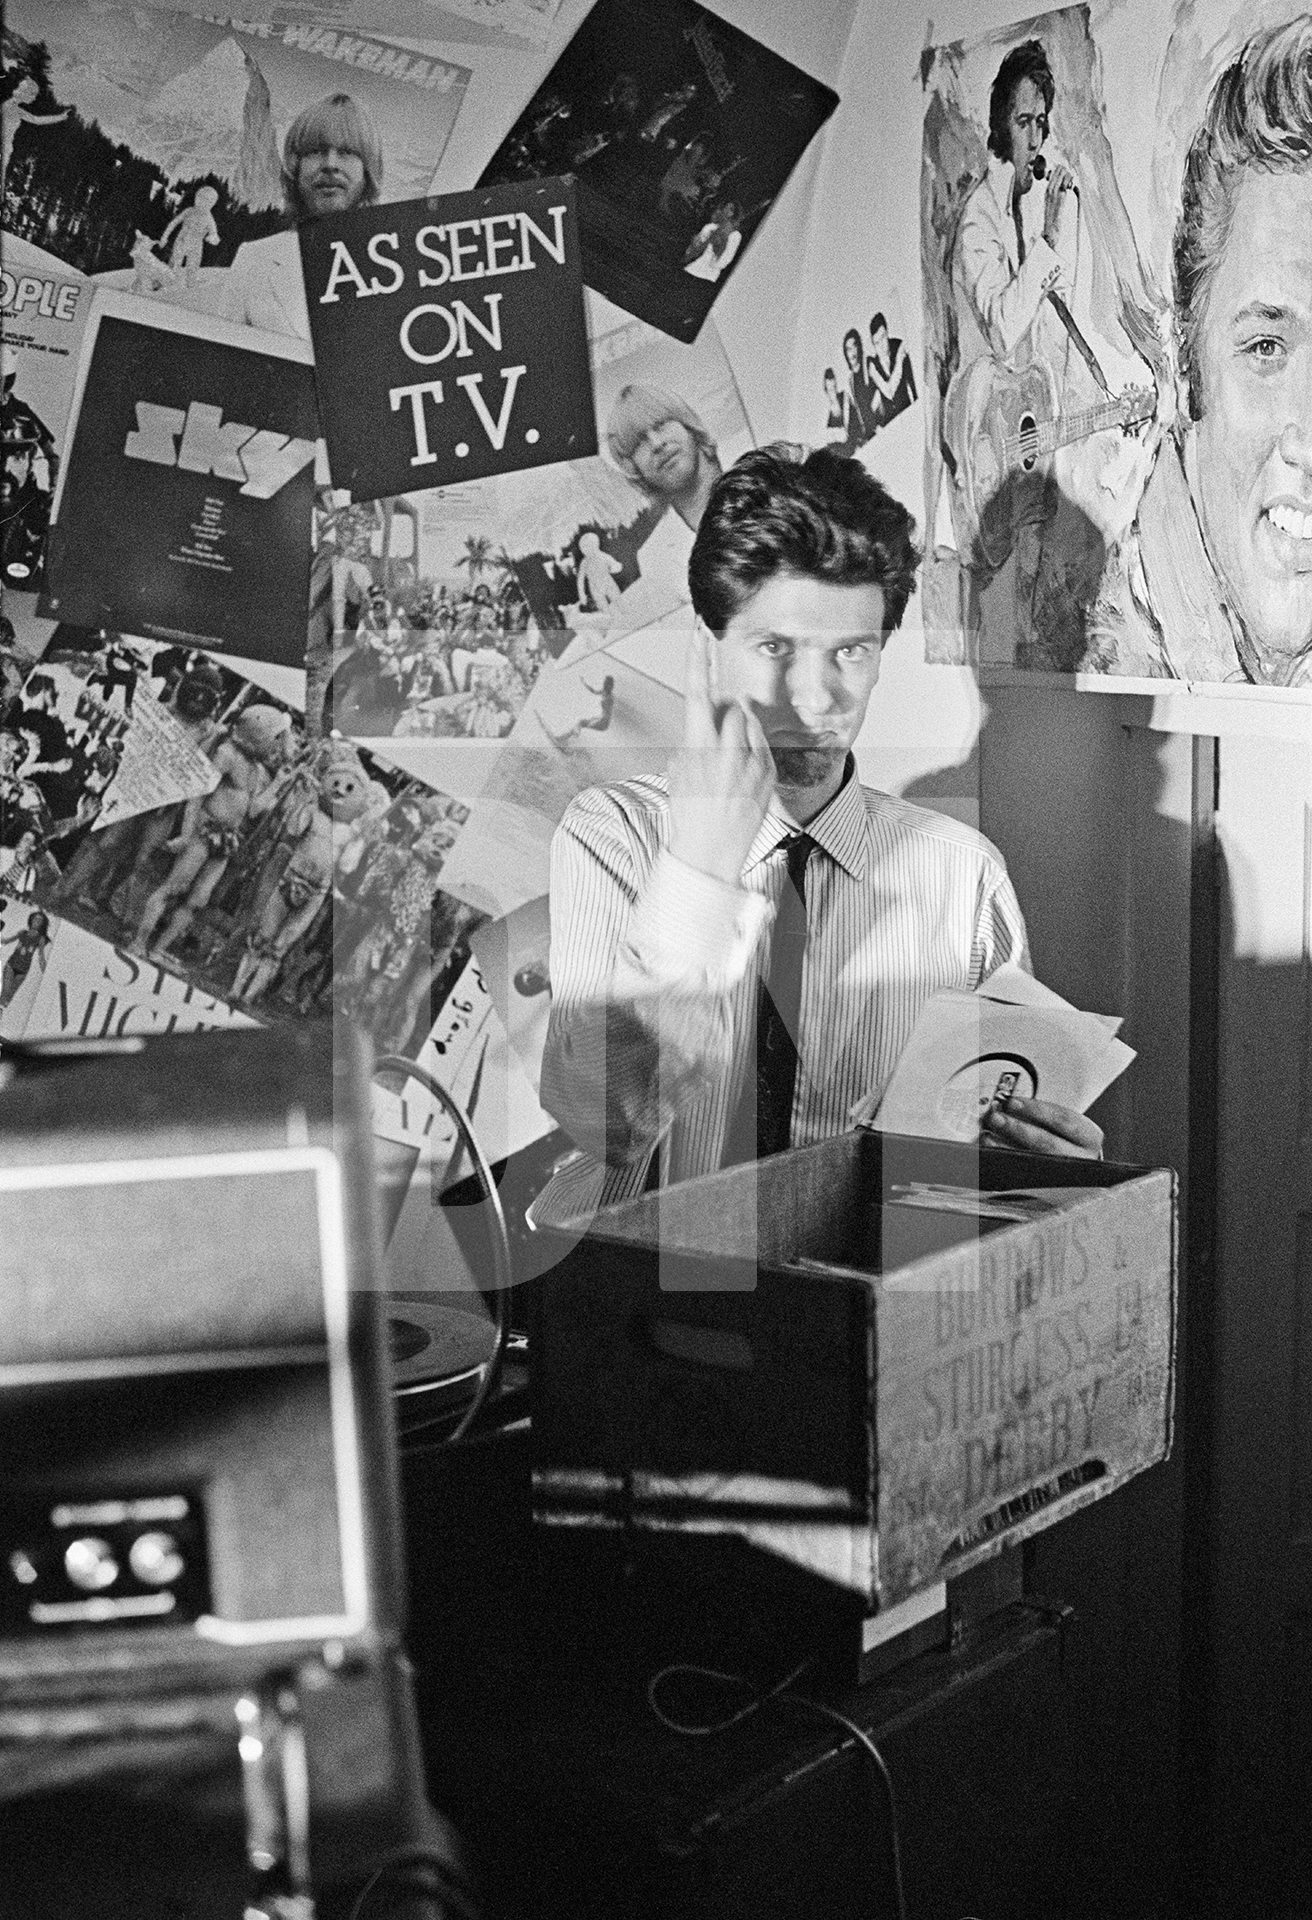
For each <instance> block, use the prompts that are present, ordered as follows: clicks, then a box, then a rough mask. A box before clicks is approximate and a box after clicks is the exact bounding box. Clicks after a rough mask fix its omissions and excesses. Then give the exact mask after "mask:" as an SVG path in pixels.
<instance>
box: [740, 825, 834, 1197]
mask: <svg viewBox="0 0 1312 1920" xmlns="http://www.w3.org/2000/svg"><path fill="white" fill-rule="evenodd" d="M780 846H781V847H782V848H783V850H784V852H785V853H786V854H787V856H788V876H787V878H786V879H785V881H784V888H783V893H782V895H781V896H780V900H779V910H778V912H777V914H776V915H775V922H774V935H773V938H772V940H771V943H770V966H769V971H768V974H767V975H766V976H765V977H763V978H762V980H761V984H760V989H759V996H758V999H757V1007H756V1079H755V1083H754V1084H753V1080H752V1076H751V1074H750V1073H749V1074H748V1076H747V1080H746V1084H745V1085H744V1087H743V1091H742V1098H741V1100H740V1101H739V1103H738V1111H737V1113H736V1114H735V1115H734V1118H733V1121H732V1123H731V1125H730V1128H729V1133H728V1137H727V1139H726V1142H725V1150H724V1155H723V1158H722V1160H721V1165H722V1166H726V1167H728V1166H734V1165H736V1164H737V1163H738V1162H739V1161H743V1160H750V1159H752V1158H753V1157H755V1158H756V1159H758V1160H759V1159H761V1158H763V1157H764V1156H765V1155H766V1154H767V1153H782V1152H783V1151H784V1149H785V1148H786V1147H787V1145H788V1134H789V1127H790V1125H791V1123H792V1117H793V1091H794V1088H795V1087H796V1085H797V1040H796V1034H797V1026H798V1020H799V1018H800V1016H801V1010H802V961H803V958H804V956H805V953H806V863H807V861H808V860H809V859H810V858H811V855H812V854H813V853H814V852H815V849H816V842H815V841H814V840H813V839H812V838H811V836H810V835H809V834H806V833H795V834H793V835H791V837H790V838H789V839H787V840H784V841H781V842H780ZM778 850H779V849H778V848H776V849H775V851H776V852H778Z"/></svg>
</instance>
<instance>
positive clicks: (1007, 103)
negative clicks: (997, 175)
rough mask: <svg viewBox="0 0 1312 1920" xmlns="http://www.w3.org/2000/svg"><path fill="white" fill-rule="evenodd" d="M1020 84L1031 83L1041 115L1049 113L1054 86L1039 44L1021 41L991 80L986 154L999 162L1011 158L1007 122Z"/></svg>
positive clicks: (1045, 57)
mask: <svg viewBox="0 0 1312 1920" xmlns="http://www.w3.org/2000/svg"><path fill="white" fill-rule="evenodd" d="M1022 80H1032V81H1033V82H1034V84H1035V86H1036V87H1037V88H1038V90H1039V92H1040V93H1041V94H1042V95H1043V111H1044V112H1045V113H1051V112H1052V103H1053V100H1054V99H1055V98H1056V94H1057V82H1056V81H1055V80H1054V79H1053V77H1052V68H1051V67H1050V66H1049V65H1048V56H1047V54H1046V53H1045V52H1044V51H1043V46H1042V43H1041V42H1040V41H1038V40H1022V41H1021V43H1020V45H1019V46H1018V47H1013V48H1012V50H1011V52H1010V53H1009V54H1008V55H1007V57H1006V59H1005V60H1004V61H1003V63H1002V65H1001V66H1000V67H999V68H998V70H997V72H996V73H995V74H994V76H993V86H992V89H991V91H990V93H989V152H990V153H992V154H996V155H997V157H998V159H999V160H1010V158H1011V141H1010V139H1009V138H1008V136H1007V121H1008V118H1009V117H1010V114H1011V103H1012V101H1013V100H1014V98H1015V96H1016V89H1017V87H1018V86H1019V85H1020V83H1021V81H1022Z"/></svg>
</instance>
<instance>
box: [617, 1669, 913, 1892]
mask: <svg viewBox="0 0 1312 1920" xmlns="http://www.w3.org/2000/svg"><path fill="white" fill-rule="evenodd" d="M810 1665H811V1662H810V1660H809V1659H808V1660H803V1662H802V1663H801V1665H800V1666H798V1667H794V1669H793V1671H792V1672H791V1673H788V1674H785V1675H784V1677H783V1679H782V1680H778V1681H776V1682H775V1684H774V1685H773V1686H772V1687H769V1688H767V1689H766V1691H765V1692H764V1693H762V1692H760V1691H758V1690H756V1689H754V1688H753V1685H752V1682H751V1681H750V1680H748V1679H747V1678H746V1677H745V1675H743V1674H740V1673H721V1672H719V1671H718V1669H716V1668H714V1667H700V1666H693V1665H691V1664H686V1663H676V1664H675V1665H673V1666H668V1667H662V1668H661V1670H660V1672H659V1673H655V1674H653V1675H652V1677H651V1679H650V1680H649V1681H648V1682H647V1704H648V1706H649V1707H650V1708H651V1710H652V1712H653V1713H654V1714H655V1716H656V1718H657V1719H658V1720H659V1721H660V1723H661V1725H662V1726H663V1727H668V1728H669V1730H670V1732H671V1733H679V1734H683V1735H685V1736H686V1737H688V1738H690V1739H701V1738H705V1737H706V1736H707V1735H710V1734H715V1733H726V1732H727V1731H728V1730H729V1728H730V1727H736V1726H738V1725H740V1724H741V1722H742V1721H744V1720H746V1719H748V1718H750V1716H751V1715H752V1714H754V1713H759V1712H760V1710H761V1708H762V1707H764V1706H766V1705H767V1704H768V1703H769V1702H770V1701H771V1700H785V1701H790V1702H791V1703H792V1704H793V1705H794V1706H797V1707H802V1708H804V1709H805V1710H806V1711H807V1712H809V1713H815V1714H819V1715H820V1717H821V1718H822V1719H825V1720H832V1721H833V1722H834V1723H835V1724H836V1725H837V1726H840V1727H842V1728H843V1730H844V1732H845V1733H848V1734H850V1735H851V1737H852V1738H853V1739H854V1740H855V1741H856V1742H857V1744H858V1746H860V1748H861V1749H862V1751H863V1752H864V1753H865V1754H867V1755H868V1757H869V1759H870V1761H871V1763H872V1765H873V1767H874V1770H875V1777H876V1779H877V1780H878V1782H879V1784H880V1787H881V1788H882V1790H883V1793H884V1797H885V1799H886V1800H887V1803H888V1825H889V1855H890V1858H891V1860H892V1865H893V1891H894V1896H895V1898H896V1901H897V1920H907V1902H906V1891H905V1888H904V1886H903V1881H902V1847H901V1841H900V1838H899V1828H898V1811H897V1796H896V1794H895V1793H894V1791H893V1776H892V1775H891V1774H890V1772H889V1770H888V1764H887V1762H886V1761H885V1759H884V1756H883V1754H882V1753H881V1752H880V1751H879V1748H878V1747H877V1746H876V1745H875V1743H874V1741H873V1740H872V1739H871V1737H870V1735H869V1734H868V1733H867V1732H866V1731H865V1729H864V1728H863V1727H859V1726H858V1725H857V1723H856V1721H855V1720H849V1719H848V1717H847V1715H846V1714H845V1713H840V1712H839V1710H838V1708H837V1707H831V1706H827V1705H826V1704H825V1703H824V1701H822V1700H812V1699H811V1698H810V1696H809V1695H807V1694H803V1693H792V1692H790V1690H789V1689H790V1688H791V1687H792V1684H793V1682H794V1680H796V1679H798V1678H799V1676H800V1675H801V1674H802V1673H804V1672H805V1670H806V1668H807V1667H809V1666H810ZM675 1674H679V1675H688V1676H691V1677H692V1678H694V1679H699V1680H713V1681H715V1682H716V1683H717V1684H719V1685H722V1686H731V1687H746V1688H748V1689H749V1691H751V1693H752V1697H751V1699H750V1700H748V1701H747V1703H746V1704H745V1705H744V1706H741V1707H739V1708H738V1709H737V1710H736V1711H735V1712H733V1713H730V1714H727V1715H725V1717H724V1718H723V1719H721V1720H706V1721H695V1722H694V1721H686V1720H675V1719H674V1718H673V1717H672V1716H671V1715H670V1714H668V1713H666V1712H665V1710H664V1708H663V1707H662V1706H661V1704H660V1702H659V1700H658V1699H657V1698H656V1694H657V1689H658V1688H659V1687H660V1685H661V1683H662V1681H665V1680H669V1679H670V1678H672V1677H673V1676H674V1675H675ZM838 1751H839V1752H840V1753H841V1752H842V1748H841V1747H840V1748H839V1749H838Z"/></svg>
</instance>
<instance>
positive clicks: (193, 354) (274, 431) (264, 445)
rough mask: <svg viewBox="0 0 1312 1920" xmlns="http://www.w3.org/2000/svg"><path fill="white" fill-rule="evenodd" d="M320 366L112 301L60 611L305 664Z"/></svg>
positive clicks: (77, 407) (51, 597) (78, 440)
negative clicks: (316, 391) (316, 377)
mask: <svg viewBox="0 0 1312 1920" xmlns="http://www.w3.org/2000/svg"><path fill="white" fill-rule="evenodd" d="M309 360H310V356H309V350H308V348H306V347H303V346H302V345H301V344H300V342H299V341H295V340H290V339H286V338H284V337H282V336H279V335H275V334H258V333H254V332H252V331H250V330H248V329H245V328H237V327H233V326H229V325H228V324H227V323H226V322H223V321H218V320H211V319H209V318H208V316H203V315H199V314H184V313H181V312H179V311H178V310H177V309H176V308H169V307H158V306H153V305H151V304H150V302H148V301H143V300H138V299H136V298H135V297H134V296H133V295H131V294H123V293H114V292H106V291H104V290H103V289H102V290H99V291H98V292H97V294H96V296H95V299H94V300H93V302H92V308H91V314H90V317H89V319H88V321H87V327H86V335H85V338H84V340H83V346H82V360H81V364H80V366H79V368H78V375H77V387H76V390H75V395H74V401H73V411H72V414H71V416H70V422H69V450H68V453H67V456H66V458H65V461H64V463H63V465H62V467H61V469H60V473H59V481H58V485H57V487H56V491H55V502H54V524H53V526H52V529H51V534H50V541H49V546H48V551H47V562H46V564H47V571H48V575H49V592H48V607H47V608H46V610H47V611H49V612H50V613H52V614H54V615H55V616H56V617H57V618H59V619H60V620H64V621H69V622H72V623H74V624H76V625H79V626H89V627H106V628H113V629H116V630H118V631H119V632H126V633H136V634H142V635H146V636H160V637H166V638H169V639H173V640H193V641H199V642H200V643H201V644H203V645H205V646H208V647H214V648H218V649H221V650H222V649H233V650H235V651H237V652H239V653H242V654H248V655H251V656H253V657H255V658H261V659H268V660H272V661H275V662H278V663H280V664H282V665H284V666H299V665H301V664H302V662H303V659H304V653H305V609H306V604H307V596H308V593H309V584H310V540H311V517H312V512H313V505H314V466H315V458H316V444H317V437H318V416H317V414H316V411H315V401H314V376H313V372H312V369H311V366H310V364H309Z"/></svg>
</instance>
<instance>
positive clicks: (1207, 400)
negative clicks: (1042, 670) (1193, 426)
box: [1197, 169, 1312, 677]
mask: <svg viewBox="0 0 1312 1920" xmlns="http://www.w3.org/2000/svg"><path fill="white" fill-rule="evenodd" d="M1198 371H1199V375H1200V380H1201V387H1202V409H1203V413H1202V419H1201V420H1200V422H1199V424H1198V427H1197V454H1198V490H1199V495H1200V505H1201V507H1202V517H1203V525H1204V528H1205V529H1206V533H1207V539H1208V543H1209V545H1210V547H1211V550H1212V553H1213V556H1214V558H1215V560H1216V562H1217V565H1218V566H1219V568H1220V571H1221V574H1222V576H1223V578H1224V580H1225V584H1226V586H1227V587H1228V589H1229V591H1230V594H1231V597H1232V599H1233V602H1234V605H1235V607H1236V608H1237V610H1238V612H1239V613H1240V615H1241V616H1242V618H1243V621H1244V624H1245V626H1246V627H1247V628H1248V631H1249V634H1250V635H1251V637H1252V639H1253V641H1254V643H1255V645H1256V646H1257V647H1258V649H1259V651H1261V652H1264V653H1266V654H1269V655H1277V656H1284V658H1285V660H1286V661H1288V660H1289V659H1290V658H1291V657H1293V656H1296V655H1298V654H1301V653H1304V652H1306V651H1307V650H1308V649H1309V648H1310V647H1312V172H1306V173H1277V174H1272V173H1259V172H1257V171H1256V170H1254V169H1249V170H1247V171H1246V172H1245V173H1244V175H1243V178H1242V180H1241V182H1240V185H1239V188H1238V191H1237V193H1236V196H1235V206H1234V212H1233V215H1232V217H1231V221H1230V238H1229V242H1228V244H1227V246H1226V249H1225V252H1224V254H1223V255H1222V258H1221V264H1220V267H1219V268H1218V270H1217V275H1216V278H1215V280H1214V281H1213V282H1212V287H1211V291H1210V292H1209V293H1208V295H1207V304H1206V306H1205V308H1204V310H1203V318H1202V325H1201V327H1200V329H1199V336H1198ZM1272 664H1273V665H1274V666H1275V667H1276V669H1277V672H1276V674H1273V677H1278V667H1279V662H1278V661H1276V662H1273V663H1272Z"/></svg>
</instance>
